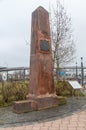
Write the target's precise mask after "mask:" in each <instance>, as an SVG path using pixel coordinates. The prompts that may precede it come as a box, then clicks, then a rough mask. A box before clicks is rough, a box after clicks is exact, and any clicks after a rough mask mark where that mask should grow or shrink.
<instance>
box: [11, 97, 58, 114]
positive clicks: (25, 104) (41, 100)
mask: <svg viewBox="0 0 86 130" xmlns="http://www.w3.org/2000/svg"><path fill="white" fill-rule="evenodd" d="M56 106H58V99H57V96H56V95H44V96H37V97H35V98H34V97H33V96H32V97H31V96H28V99H27V100H23V101H16V102H14V106H13V111H14V112H15V113H18V114H19V113H24V112H29V111H38V110H43V109H47V108H52V107H56Z"/></svg>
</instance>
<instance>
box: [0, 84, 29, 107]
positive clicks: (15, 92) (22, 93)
mask: <svg viewBox="0 0 86 130" xmlns="http://www.w3.org/2000/svg"><path fill="white" fill-rule="evenodd" d="M0 92H1V93H0V106H7V105H10V104H12V102H13V101H16V100H24V99H26V95H27V94H28V82H5V83H3V84H2V86H1V87H0Z"/></svg>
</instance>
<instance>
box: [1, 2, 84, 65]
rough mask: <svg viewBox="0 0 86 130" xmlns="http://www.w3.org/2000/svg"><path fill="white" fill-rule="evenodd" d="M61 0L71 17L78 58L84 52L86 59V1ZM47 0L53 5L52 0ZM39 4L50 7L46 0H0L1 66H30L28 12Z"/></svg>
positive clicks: (29, 23) (29, 19)
mask: <svg viewBox="0 0 86 130" xmlns="http://www.w3.org/2000/svg"><path fill="white" fill-rule="evenodd" d="M64 1H65V2H64V5H65V7H66V10H67V11H68V14H69V15H70V14H71V17H72V24H73V30H74V39H75V44H76V49H77V52H76V56H77V61H78V62H80V61H79V59H80V57H81V56H83V58H84V62H86V56H85V53H86V52H85V46H86V45H85V42H86V36H85V35H86V13H85V12H86V7H85V5H86V1H85V0H64ZM50 3H51V6H52V5H53V6H54V5H55V0H52V1H50ZM39 5H42V6H43V7H45V8H46V9H47V10H49V0H32V1H30V0H0V66H8V67H14V66H29V60H30V59H29V53H30V46H29V45H26V41H28V42H30V31H31V13H32V11H34V9H36V8H37V7H38V6H39ZM79 64H80V63H79ZM84 64H85V65H86V63H84Z"/></svg>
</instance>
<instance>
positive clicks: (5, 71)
mask: <svg viewBox="0 0 86 130" xmlns="http://www.w3.org/2000/svg"><path fill="white" fill-rule="evenodd" d="M29 74H30V68H29V67H14V68H1V69H0V81H19V80H29ZM55 75H57V74H56V69H54V76H55ZM59 76H60V77H63V78H65V79H67V78H75V79H78V80H80V82H82V79H83V83H84V82H86V67H85V66H83V75H82V68H81V67H80V66H77V67H76V66H70V67H68V66H67V67H62V68H59ZM82 76H83V77H82Z"/></svg>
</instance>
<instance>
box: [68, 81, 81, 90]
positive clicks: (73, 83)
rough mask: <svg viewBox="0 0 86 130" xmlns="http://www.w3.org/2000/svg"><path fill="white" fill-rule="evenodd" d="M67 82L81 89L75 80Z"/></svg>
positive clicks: (74, 87)
mask: <svg viewBox="0 0 86 130" xmlns="http://www.w3.org/2000/svg"><path fill="white" fill-rule="evenodd" d="M68 83H69V84H70V85H71V86H72V88H73V89H81V88H82V86H81V85H80V84H79V83H78V82H77V81H68Z"/></svg>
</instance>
